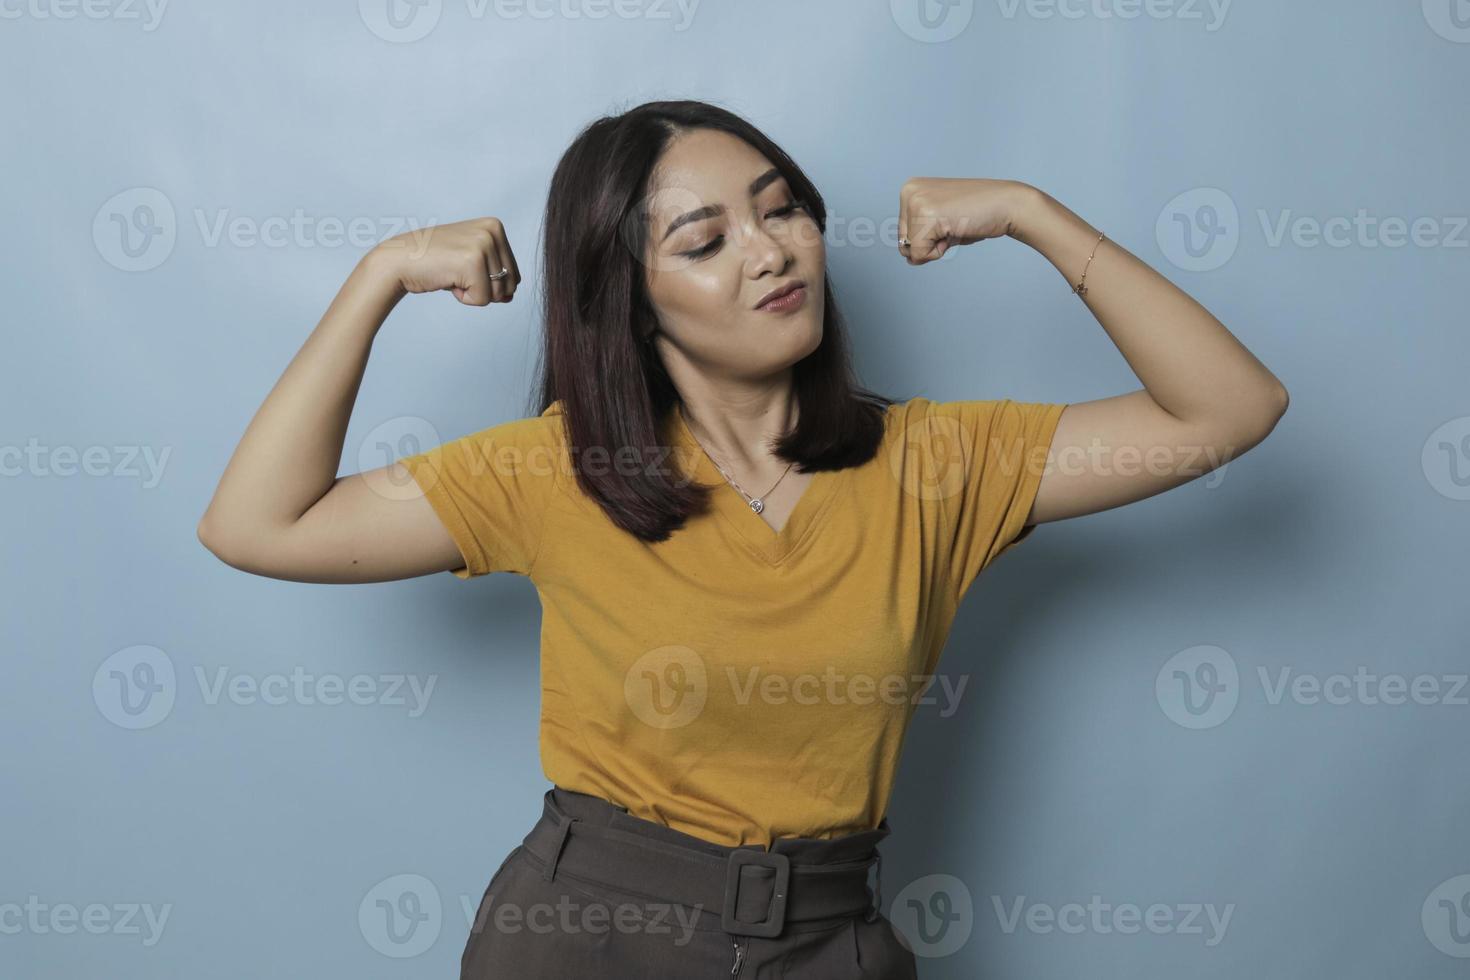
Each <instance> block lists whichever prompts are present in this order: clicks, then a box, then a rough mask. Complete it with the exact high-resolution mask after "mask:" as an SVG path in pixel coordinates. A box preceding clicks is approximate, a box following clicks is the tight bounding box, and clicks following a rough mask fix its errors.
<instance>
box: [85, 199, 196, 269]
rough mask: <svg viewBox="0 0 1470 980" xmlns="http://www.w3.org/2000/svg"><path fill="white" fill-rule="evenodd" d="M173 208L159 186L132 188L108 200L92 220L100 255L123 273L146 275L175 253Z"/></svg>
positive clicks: (93, 236)
mask: <svg viewBox="0 0 1470 980" xmlns="http://www.w3.org/2000/svg"><path fill="white" fill-rule="evenodd" d="M177 237H178V224H177V222H176V221H175V219H174V205H173V202H172V201H170V200H169V199H168V195H166V194H164V193H163V191H161V190H158V189H157V188H156V187H130V188H128V189H127V190H125V191H120V192H118V193H117V194H114V195H112V196H111V197H109V198H108V199H107V200H106V201H105V202H104V203H103V205H102V207H100V208H98V209H97V213H96V214H95V215H93V217H92V244H93V245H95V246H96V247H97V254H98V255H100V256H102V260H103V261H104V262H106V263H107V264H108V265H110V266H112V267H113V268H115V269H121V270H122V271H123V272H147V271H148V270H149V269H155V268H157V267H158V266H160V265H162V264H163V261H164V259H166V258H168V257H169V255H170V254H172V253H173V250H174V240H175V239H176V238H177Z"/></svg>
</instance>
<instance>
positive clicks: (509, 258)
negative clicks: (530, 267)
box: [496, 227, 521, 296]
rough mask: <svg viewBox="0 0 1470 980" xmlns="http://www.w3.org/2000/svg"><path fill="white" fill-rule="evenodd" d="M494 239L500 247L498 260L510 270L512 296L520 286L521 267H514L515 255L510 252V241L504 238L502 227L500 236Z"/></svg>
mask: <svg viewBox="0 0 1470 980" xmlns="http://www.w3.org/2000/svg"><path fill="white" fill-rule="evenodd" d="M496 239H497V243H498V244H499V245H500V259H501V261H502V262H504V263H505V265H506V267H507V268H508V269H510V291H511V295H512V296H514V295H515V291H516V290H515V288H516V287H517V286H519V285H520V284H521V267H520V266H518V265H516V255H515V252H513V251H511V247H510V239H509V238H507V237H506V234H505V228H504V227H502V228H501V229H500V234H499V235H497V236H496Z"/></svg>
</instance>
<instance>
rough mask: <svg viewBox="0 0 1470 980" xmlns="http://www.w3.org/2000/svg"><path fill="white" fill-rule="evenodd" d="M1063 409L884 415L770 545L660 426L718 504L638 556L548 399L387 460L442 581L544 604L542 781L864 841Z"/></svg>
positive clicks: (672, 416) (931, 408)
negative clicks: (577, 467)
mask: <svg viewBox="0 0 1470 980" xmlns="http://www.w3.org/2000/svg"><path fill="white" fill-rule="evenodd" d="M1065 408H1066V404H1064V403H1050V402H1016V401H1012V400H1010V399H1000V400H993V401H948V402H936V401H931V400H929V399H927V398H923V397H915V398H912V399H910V400H908V401H904V402H897V403H895V404H893V405H892V406H890V407H889V408H888V411H887V421H886V430H885V436H884V440H883V444H882V447H881V449H880V450H879V452H878V453H877V455H876V456H874V458H873V459H871V460H869V461H868V462H867V463H865V464H863V465H861V466H856V467H850V468H848V469H845V470H840V471H829V472H818V473H816V474H814V476H813V478H812V480H811V481H810V483H808V485H807V487H806V489H805V490H804V491H803V494H802V496H801V497H800V499H799V500H798V502H797V504H796V507H795V510H794V511H793V512H792V513H791V516H790V517H789V519H788V520H787V522H786V524H785V525H784V526H783V527H782V529H781V531H780V532H779V533H778V532H776V531H774V530H772V528H771V527H770V526H769V525H768V524H767V523H766V522H765V520H764V519H762V518H761V516H760V515H759V514H757V513H755V512H754V511H753V510H751V509H750V506H749V505H748V504H747V503H746V501H745V499H744V498H743V497H742V496H741V495H740V494H739V492H738V491H736V490H735V489H734V488H733V487H731V486H730V485H729V484H728V483H727V482H726V481H725V479H724V478H723V477H722V476H721V475H720V473H719V471H718V470H717V469H716V467H715V465H714V463H713V461H711V460H710V458H709V456H708V455H707V454H706V453H705V452H704V450H703V449H702V448H701V447H700V445H699V443H698V442H697V441H696V440H695V439H694V437H693V435H692V434H691V433H690V432H689V429H688V427H687V425H686V424H685V423H684V421H683V419H682V417H681V416H680V414H679V413H678V412H677V411H673V412H670V413H669V414H668V416H667V417H666V420H665V422H664V432H665V433H666V434H667V438H666V440H665V444H666V445H668V446H670V447H671V449H672V453H671V454H669V455H668V456H667V457H666V458H665V460H664V463H665V464H666V465H669V466H670V467H672V469H671V470H670V472H671V473H672V474H674V476H673V478H675V479H680V478H687V477H688V475H690V474H691V473H692V475H693V477H694V478H695V479H697V480H698V481H699V482H701V483H706V484H710V485H713V486H714V490H713V494H714V497H713V507H712V509H711V511H710V512H709V513H707V514H704V515H701V516H698V517H694V518H691V519H690V520H689V521H688V523H686V524H685V525H684V527H682V528H680V529H679V530H677V531H675V532H674V533H673V534H672V535H671V536H670V537H669V538H668V539H667V540H665V541H661V542H657V543H653V544H650V543H646V542H644V541H641V540H639V539H638V538H636V537H635V536H634V535H632V534H629V533H627V532H625V531H623V530H622V529H621V528H619V527H617V525H615V524H614V523H612V521H610V520H609V519H608V518H607V516H606V514H604V513H603V512H602V510H601V508H599V507H598V506H597V505H596V504H595V503H594V502H593V501H592V499H591V498H590V497H588V496H587V495H586V494H585V493H583V492H582V491H581V489H580V488H579V487H578V485H577V483H576V479H575V474H574V471H573V470H572V468H571V465H572V460H571V455H570V453H569V452H568V451H567V444H566V438H565V431H564V428H563V425H562V421H563V419H562V417H561V413H562V406H561V403H560V402H556V403H553V404H552V405H551V406H550V407H548V408H547V409H546V411H545V412H543V413H542V414H541V415H540V416H536V417H532V418H524V419H516V420H514V421H510V422H506V423H503V424H500V425H495V426H492V427H490V428H488V429H485V430H483V431H481V432H477V433H474V434H471V435H468V436H464V437H463V438H460V439H457V440H454V441H451V442H447V443H445V444H443V445H441V446H437V447H435V448H433V449H430V450H428V451H427V452H422V453H419V454H417V455H414V456H409V457H406V458H404V459H403V460H401V462H402V463H403V464H404V465H405V466H407V467H408V468H409V471H410V472H411V473H412V474H413V477H414V480H415V482H416V483H417V485H418V486H419V487H420V488H421V489H422V490H423V492H424V494H425V495H426V496H427V498H428V500H429V502H430V503H431V505H432V506H433V508H434V510H435V512H436V513H437V514H438V516H439V518H440V519H441V520H442V521H443V523H444V525H445V527H446V528H447V529H448V531H449V533H450V535H451V536H452V537H453V539H454V541H455V543H456V544H457V545H458V547H459V549H460V552H461V555H462V557H463V559H464V566H463V567H462V568H458V569H455V570H454V575H456V576H458V577H459V578H462V579H467V578H472V577H475V576H479V575H484V574H487V573H489V572H494V571H506V572H512V573H515V574H518V575H525V576H527V577H529V578H530V579H531V581H532V582H533V583H534V584H535V586H536V589H537V592H538V594H539V596H540V599H541V608H542V623H541V728H540V747H541V763H542V768H543V771H544V772H545V775H546V778H547V779H549V780H550V781H551V782H552V783H554V784H556V785H558V786H562V787H564V788H566V789H570V790H576V791H579V792H582V793H590V794H593V795H595V796H599V797H602V798H603V799H606V800H610V801H612V802H613V803H616V804H618V805H620V806H624V807H626V808H627V809H628V811H629V812H630V813H632V814H633V815H634V816H637V817H641V818H643V819H646V820H652V821H656V822H658V823H661V824H664V825H666V826H669V827H672V828H674V829H676V830H680V831H683V832H685V833H688V834H693V835H695V836H697V837H702V838H704V839H706V840H710V841H714V842H717V843H721V844H726V845H736V844H758V845H769V843H770V842H771V841H772V840H774V839H775V838H778V837H792V836H796V837H820V838H825V837H832V836H836V835H839V834H844V833H850V832H853V831H858V830H864V829H870V828H873V827H876V826H877V825H878V823H879V822H880V820H881V819H882V817H883V816H884V813H885V811H886V809H887V805H888V799H889V794H890V792H891V790H892V787H893V781H894V775H895V771H896V769H897V765H898V759H899V752H900V749H901V748H902V746H903V740H904V733H905V730H906V729H907V726H908V723H909V719H910V717H911V715H912V714H913V711H914V710H915V705H916V703H922V701H921V699H923V700H929V701H930V703H932V700H931V699H936V698H937V697H939V691H940V689H939V688H938V687H937V685H936V686H934V687H933V688H932V689H929V690H926V687H929V685H930V682H931V681H932V679H933V675H934V673H935V671H936V667H937V664H938V661H939V656H940V652H941V650H942V649H943V646H944V643H945V639H946V637H947V635H948V633H949V629H950V625H951V623H952V621H953V619H954V615H955V611H956V609H957V608H958V606H959V603H960V599H961V597H962V596H963V595H964V593H965V591H966V590H967V589H968V588H969V586H970V584H971V583H972V582H973V581H974V580H975V578H976V577H977V576H978V575H979V574H980V572H981V571H982V570H983V569H984V568H985V567H986V566H987V565H989V563H990V562H992V561H994V560H995V558H996V557H998V556H999V555H1001V554H1003V553H1005V551H1007V550H1008V549H1010V548H1011V547H1013V546H1015V545H1016V544H1017V543H1018V542H1019V541H1021V540H1022V539H1023V538H1025V537H1027V536H1029V535H1030V533H1031V532H1032V531H1033V530H1034V529H1035V526H1034V525H1025V520H1026V517H1027V516H1028V514H1029V512H1030V509H1031V504H1032V502H1033V500H1034V499H1035V497H1036V491H1037V487H1038V485H1039V484H1040V482H1041V476H1042V472H1043V469H1044V467H1045V464H1046V458H1047V450H1048V448H1049V447H1050V445H1051V440H1052V435H1053V433H1054V432H1055V429H1056V426H1057V423H1058V420H1059V419H1060V417H1061V414H1062V411H1063V409H1065ZM649 462H657V460H645V461H644V464H645V465H647V464H648V463H649ZM603 465H612V466H615V465H617V457H616V455H615V454H614V455H613V456H611V457H607V456H605V457H604V461H603Z"/></svg>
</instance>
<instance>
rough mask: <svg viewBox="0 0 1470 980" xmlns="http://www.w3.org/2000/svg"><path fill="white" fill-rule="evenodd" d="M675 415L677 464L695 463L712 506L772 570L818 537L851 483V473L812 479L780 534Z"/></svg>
mask: <svg viewBox="0 0 1470 980" xmlns="http://www.w3.org/2000/svg"><path fill="white" fill-rule="evenodd" d="M669 411H670V412H671V413H672V414H673V416H674V420H673V423H672V429H673V432H672V436H673V444H674V447H675V448H676V449H677V450H678V459H679V460H680V461H681V462H682V461H684V460H692V461H693V467H694V479H695V481H696V482H698V483H700V484H703V485H706V486H710V487H712V489H711V490H710V506H711V509H712V510H713V511H714V512H715V513H716V514H718V515H719V516H720V517H721V518H722V519H723V520H724V521H725V522H726V523H728V524H729V525H730V527H731V528H733V529H734V531H735V533H736V534H737V535H738V536H739V537H740V540H741V541H743V542H744V543H745V545H746V547H747V548H748V549H749V550H750V551H751V552H752V553H753V554H754V555H755V556H756V557H758V558H760V559H762V560H764V561H765V562H767V563H768V564H771V565H779V564H781V562H783V561H785V560H786V559H787V558H788V557H790V556H791V555H792V554H793V553H795V552H796V550H797V549H798V548H800V547H801V546H802V544H803V543H804V542H805V541H806V540H807V538H808V537H810V536H811V534H812V533H813V532H814V531H815V529H816V527H817V525H818V523H819V522H820V521H821V519H822V516H823V515H824V514H825V513H826V512H827V510H828V508H829V506H830V504H831V503H832V500H833V499H834V497H835V496H836V493H837V489H838V488H839V487H840V486H841V485H842V483H844V482H845V481H846V479H847V476H848V473H849V471H850V470H851V469H852V467H848V468H846V469H841V470H818V471H816V472H815V473H813V474H812V478H811V480H810V481H809V482H808V483H807V485H806V489H805V490H803V491H802V492H801V497H800V498H798V499H797V501H796V506H795V507H794V508H792V510H791V514H790V515H789V516H788V517H787V518H786V523H785V524H783V525H782V526H781V530H780V531H777V530H775V529H774V528H772V527H771V525H769V524H767V523H766V522H765V519H764V518H762V517H761V515H759V514H757V513H756V512H755V511H753V510H751V509H750V504H749V503H748V502H747V501H746V499H745V498H744V497H743V496H741V494H740V491H739V490H736V489H735V488H734V487H732V486H731V485H730V482H729V481H728V480H726V479H725V477H724V475H723V474H722V473H720V470H719V467H717V466H716V465H715V463H714V460H712V459H710V456H709V453H707V452H705V450H704V447H703V446H702V445H700V442H699V440H698V439H696V438H694V433H692V432H690V431H689V425H688V423H686V422H685V421H684V414H683V413H682V412H680V411H679V408H678V406H677V405H675V406H674V407H673V408H671V409H669Z"/></svg>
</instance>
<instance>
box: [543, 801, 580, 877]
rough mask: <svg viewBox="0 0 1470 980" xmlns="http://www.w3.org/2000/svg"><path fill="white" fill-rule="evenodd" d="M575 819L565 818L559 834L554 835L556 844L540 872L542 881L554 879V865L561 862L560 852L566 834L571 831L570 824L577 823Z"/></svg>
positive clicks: (565, 839) (565, 840)
mask: <svg viewBox="0 0 1470 980" xmlns="http://www.w3.org/2000/svg"><path fill="white" fill-rule="evenodd" d="M577 819H578V818H577V817H567V819H566V822H565V823H563V824H562V825H561V829H560V832H559V833H558V834H557V835H556V844H555V845H554V846H553V847H552V848H551V854H550V855H548V856H547V858H546V868H545V869H544V870H543V871H542V872H541V878H542V880H544V881H551V880H552V879H553V878H555V877H556V865H557V863H558V862H559V861H561V850H562V848H563V847H565V846H566V843H567V834H568V833H569V832H570V831H571V829H572V824H574V823H576V822H577Z"/></svg>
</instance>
